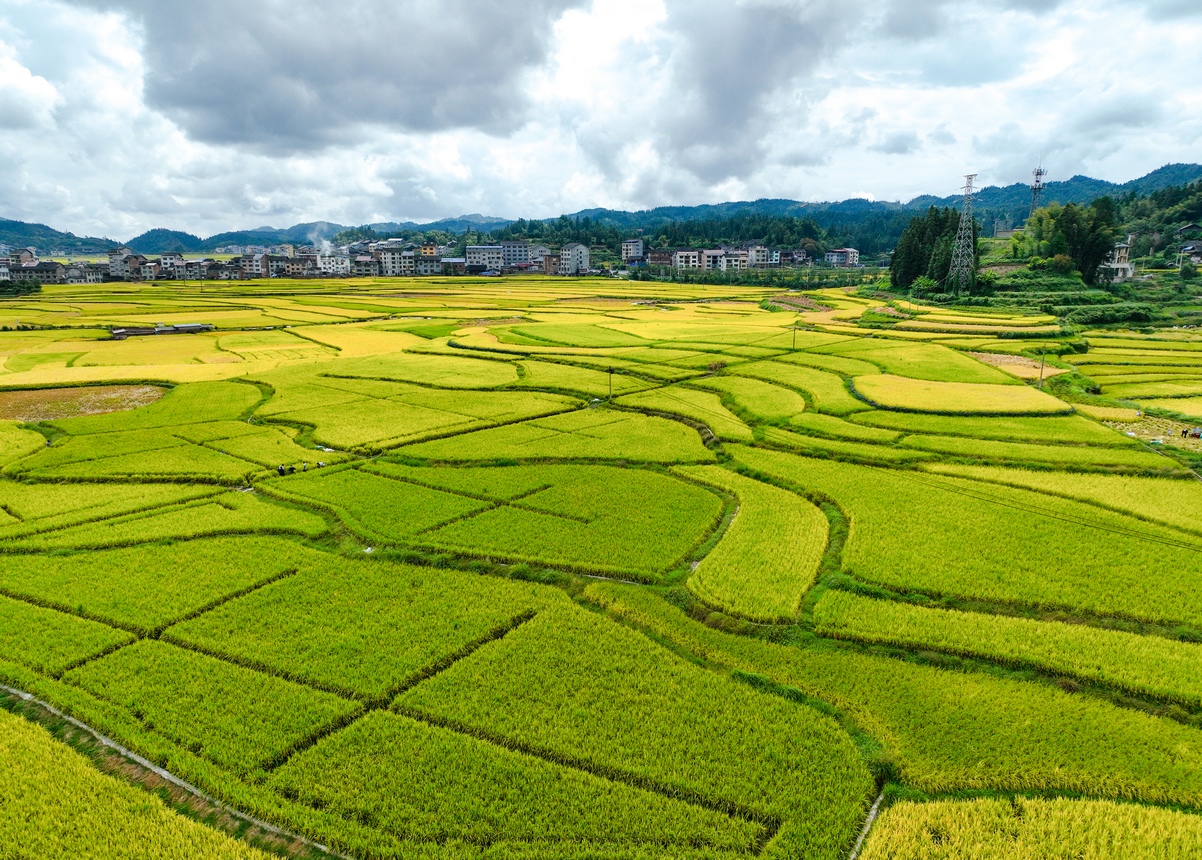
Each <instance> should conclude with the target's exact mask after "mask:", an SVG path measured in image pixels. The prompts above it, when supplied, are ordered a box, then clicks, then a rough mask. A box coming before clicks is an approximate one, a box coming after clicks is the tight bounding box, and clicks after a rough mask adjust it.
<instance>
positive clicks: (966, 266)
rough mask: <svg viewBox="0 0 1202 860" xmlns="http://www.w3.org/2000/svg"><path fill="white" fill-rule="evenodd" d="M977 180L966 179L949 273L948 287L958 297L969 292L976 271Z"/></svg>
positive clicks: (971, 176) (968, 175)
mask: <svg viewBox="0 0 1202 860" xmlns="http://www.w3.org/2000/svg"><path fill="white" fill-rule="evenodd" d="M976 178H977V175H976V174H975V173H969V174H967V175H965V177H964V205H963V207H962V208H961V209H960V227H959V229H958V230H956V244H955V247H954V248H953V249H952V265H951V268H950V269H948V272H947V286H948V287H949V288H950V289H951V291H952V293H954V294H955V295H957V296H958V295H960V294H961V293H967V292H968V291H969V287H971V286H972V282H973V276H974V273H975V270H976V262H977V248H976V245H977V243H976V236H975V232H976V231H975V230H974V225H973V216H972V196H973V187H972V184H973V181H974V180H975V179H976Z"/></svg>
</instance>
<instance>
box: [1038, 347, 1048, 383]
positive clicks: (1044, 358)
mask: <svg viewBox="0 0 1202 860" xmlns="http://www.w3.org/2000/svg"><path fill="white" fill-rule="evenodd" d="M1047 360H1048V354H1047V351H1046V350H1042V349H1041V350H1040V351H1039V387H1040V388H1041V389H1042V388H1043V366H1044V364H1045V363H1046V362H1047Z"/></svg>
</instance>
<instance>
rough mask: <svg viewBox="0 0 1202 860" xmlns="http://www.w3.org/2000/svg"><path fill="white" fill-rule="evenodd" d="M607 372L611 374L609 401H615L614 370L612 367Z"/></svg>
mask: <svg viewBox="0 0 1202 860" xmlns="http://www.w3.org/2000/svg"><path fill="white" fill-rule="evenodd" d="M607 372H608V373H609V399H610V400H613V399H614V369H613V368H612V367H610V368H608V369H607Z"/></svg>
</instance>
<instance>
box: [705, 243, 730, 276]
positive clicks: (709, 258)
mask: <svg viewBox="0 0 1202 860" xmlns="http://www.w3.org/2000/svg"><path fill="white" fill-rule="evenodd" d="M701 268H703V269H705V270H707V271H710V272H712V271H715V270H718V269H723V270H725V269H726V251H724V250H722V249H721V248H714V249H708V250H705V251H702V252H701Z"/></svg>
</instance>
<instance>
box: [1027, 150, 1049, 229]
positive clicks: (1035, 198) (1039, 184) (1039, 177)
mask: <svg viewBox="0 0 1202 860" xmlns="http://www.w3.org/2000/svg"><path fill="white" fill-rule="evenodd" d="M1047 175H1048V172H1047V171H1046V170H1044V169H1043V159H1042V158H1041V159H1040V160H1039V167H1036V168H1035V169H1034V170H1032V171H1031V176H1032V178H1033V180H1034V181H1033V182H1032V183H1031V214H1032V215H1034V214H1035V210H1036V209H1038V208H1039V195H1040V194H1042V193H1043V189H1044V188H1045V185H1044V182H1043V178H1044V177H1045V176H1047Z"/></svg>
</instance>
